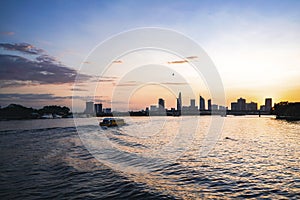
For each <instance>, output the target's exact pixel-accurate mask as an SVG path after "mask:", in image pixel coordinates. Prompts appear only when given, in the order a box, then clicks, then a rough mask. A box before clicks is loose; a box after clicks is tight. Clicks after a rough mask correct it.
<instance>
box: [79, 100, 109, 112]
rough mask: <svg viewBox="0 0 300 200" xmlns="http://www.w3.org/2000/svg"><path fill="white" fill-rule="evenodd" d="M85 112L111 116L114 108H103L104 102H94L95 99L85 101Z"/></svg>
mask: <svg viewBox="0 0 300 200" xmlns="http://www.w3.org/2000/svg"><path fill="white" fill-rule="evenodd" d="M84 114H88V115H97V116H102V115H107V116H110V115H112V110H111V108H103V107H102V103H96V104H94V102H93V101H88V102H86V103H85V111H84Z"/></svg>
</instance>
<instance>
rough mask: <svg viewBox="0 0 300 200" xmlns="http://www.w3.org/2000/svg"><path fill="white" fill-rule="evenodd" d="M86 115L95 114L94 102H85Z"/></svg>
mask: <svg viewBox="0 0 300 200" xmlns="http://www.w3.org/2000/svg"><path fill="white" fill-rule="evenodd" d="M84 113H86V114H94V102H92V101H87V102H85V111H84Z"/></svg>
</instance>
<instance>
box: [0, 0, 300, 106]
mask: <svg viewBox="0 0 300 200" xmlns="http://www.w3.org/2000/svg"><path fill="white" fill-rule="evenodd" d="M0 19H1V26H0V79H1V82H0V83H1V85H0V88H1V89H0V105H1V107H4V106H7V105H8V104H10V103H18V104H22V105H25V106H29V107H42V106H44V105H52V104H55V105H67V106H69V107H71V106H72V99H73V100H75V102H76V103H75V104H74V105H75V106H74V108H73V110H74V111H83V109H84V107H85V101H87V100H95V101H99V102H100V101H101V102H102V103H103V104H104V105H105V106H107V107H110V106H111V105H110V104H111V102H117V101H118V102H119V103H120V104H119V105H120V108H118V109H121V108H122V107H123V108H124V109H125V108H126V109H133V110H134V109H141V108H144V107H145V106H149V105H150V104H157V99H158V98H160V97H163V98H165V99H166V103H167V106H168V107H174V106H175V102H176V100H175V98H176V96H177V95H178V91H179V90H183V91H182V93H183V98H184V103H185V104H189V99H190V98H196V102H197V104H198V98H197V95H199V94H201V95H203V96H204V97H205V98H206V99H208V98H210V92H209V88H207V86H205V81H204V80H198V79H197V80H196V79H194V81H199V85H201V87H200V86H199V87H198V86H196V84H197V83H191V85H192V86H191V87H192V89H191V91H194V92H195V94H196V95H194V96H193V95H192V94H190V93H189V92H185V91H184V90H185V89H186V88H181V87H184V85H186V83H183V82H184V81H185V80H186V78H187V79H190V80H192V79H193V77H192V76H193V73H190V75H189V74H188V73H186V72H190V70H191V69H189V68H186V67H188V66H185V68H184V67H182V69H183V68H184V70H180V69H179V71H178V70H177V71H176V69H173V68H172V67H173V66H174V67H175V68H176V67H178V66H184V65H187V63H186V62H181V63H176V64H172V62H174V61H182V60H185V58H179V57H174V55H170V54H164V53H160V54H158V55H157V52H151V51H143V52H142V54H143V55H141V52H140V54H139V52H135V53H130V54H128V55H123V56H121V55H116V56H120V59H119V60H112V65H111V68H110V69H108V70H107V71H106V73H107V74H106V75H107V77H106V76H103V77H102V80H99V75H100V74H95V73H93V72H96V71H97V69H98V68H97V67H99V65H100V64H101V63H97V62H91V61H90V57H89V56H90V55H91V52H92V51H93V50H95V48H96V47H97V45H99V44H101V43H102V42H103V41H106V40H107V39H108V38H111V37H113V36H115V35H117V34H120V33H122V32H124V31H128V30H132V29H137V28H143V27H158V28H163V29H169V30H174V31H176V32H179V33H181V34H183V35H185V36H186V37H188V38H191V39H192V40H193V41H195V42H196V43H197V44H198V45H199V46H200V47H201V48H202V49H203V50H204V51H205V52H206V54H207V55H208V57H209V58H210V59H211V60H212V61H213V63H214V65H215V67H216V68H217V70H218V73H219V75H220V77H221V80H222V82H223V87H224V91H225V97H226V105H227V106H229V107H230V102H232V101H236V99H237V98H239V97H243V98H246V99H247V102H250V101H254V102H257V103H258V104H259V105H261V104H264V99H265V98H267V97H271V98H273V102H280V101H300V92H299V90H300V81H299V78H300V67H299V66H300V59H299V58H300V37H299V35H300V1H291V0H287V1H276V0H273V1H168V0H166V1H143V0H141V1H130V0H126V1H92V0H91V1H80V0H74V1H66V0H58V1H32V0H28V1H14V0H9V1H5V0H3V1H1V7H0ZM126 42H128V43H130V42H131V41H126ZM112 48H113V47H112ZM92 54H93V52H92ZM93 55H94V56H98V57H101V52H100V54H97V55H95V54H93ZM149 56H152V58H154V59H153V63H152V65H151V66H150V68H151V69H153V70H155V69H156V68H155V66H156V65H157V64H158V63H159V61H160V67H159V69H156V70H163V71H164V72H165V73H166V74H169V75H170V74H173V73H174V70H175V72H177V73H178V74H180V75H182V76H184V78H183V79H181V78H182V76H178V77H177V76H176V80H175V81H174V80H172V78H174V77H173V76H168V77H164V76H162V77H160V80H157V82H159V83H160V84H153V80H155V79H153V80H152V79H150V78H149V79H147V77H149V72H147V69H146V68H144V71H143V70H141V69H143V68H141V69H140V70H138V69H134V70H137V71H134V70H133V71H131V75H130V73H129V74H126V73H125V72H124V73H123V75H122V74H117V72H120V70H119V69H120V68H122V69H125V68H126V69H127V70H128V68H129V67H130V66H133V65H137V64H139V65H144V63H143V62H141V61H138V60H139V58H141V57H142V58H146V57H147V58H149ZM184 56H187V57H188V56H195V55H184ZM161 59H162V60H161ZM199 59H200V60H201V58H199ZM144 60H146V59H144ZM187 60H188V59H187ZM117 61H119V62H117ZM125 61H126V62H125ZM150 61H151V60H150V59H149V61H147V62H146V61H145V62H146V64H147V65H150V64H151V63H149V62H150ZM188 61H189V60H188ZM83 63H84V64H85V65H84V66H83V65H82V64H83ZM162 63H163V64H162ZM164 66H166V68H165V67H164ZM82 67H85V69H86V70H82ZM118 67H119V68H118ZM114 68H116V69H115V70H113V69H114ZM121 71H122V70H121ZM185 73H186V74H185ZM137 74H139V75H140V76H139V78H140V79H141V80H139V79H138V78H137ZM156 74H159V73H158V72H157V73H156ZM120 75H122V76H120ZM125 75H126V76H125ZM76 76H77V77H78V76H80V80H77V83H76V87H74V81H75V80H76ZM151 77H153V78H155V77H157V76H151ZM202 78H203V77H202ZM104 79H105V80H104ZM135 79H136V80H135ZM145 80H147V81H149V82H148V83H149V84H147V82H146V81H145ZM130 81H131V82H130ZM132 81H135V85H136V86H138V89H137V88H135V89H132V88H131V87H132ZM170 81H173V82H172V84H170ZM187 82H188V83H190V82H189V81H187ZM192 82H193V81H192ZM130 83H131V84H130ZM136 83H140V84H138V85H137V84H136ZM166 83H167V84H166ZM93 84H94V85H95V86H94V88H96V90H95V89H93V87H91V85H93ZM121 88H122V90H120V91H119V89H121ZM124 88H125V89H124ZM74 91H75V92H74ZM124 91H125V93H126V91H130V93H129V94H128V92H127V94H126V95H125V94H124V95H123V96H122V95H119V93H118V92H120V93H122V92H123V93H124ZM195 96H196V97H195ZM122 98H123V99H122ZM120 99H122V101H121V100H120ZM122 102H123V103H122ZM124 102H125V103H124ZM126 102H127V104H126ZM128 102H129V103H128ZM216 103H218V102H217V101H216ZM115 105H116V104H115ZM116 109H117V108H116Z"/></svg>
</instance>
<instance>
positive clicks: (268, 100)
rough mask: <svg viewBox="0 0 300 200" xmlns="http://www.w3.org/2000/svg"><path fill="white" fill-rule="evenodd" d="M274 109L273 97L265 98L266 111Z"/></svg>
mask: <svg viewBox="0 0 300 200" xmlns="http://www.w3.org/2000/svg"><path fill="white" fill-rule="evenodd" d="M271 110H272V98H266V99H265V111H267V112H270V111H271Z"/></svg>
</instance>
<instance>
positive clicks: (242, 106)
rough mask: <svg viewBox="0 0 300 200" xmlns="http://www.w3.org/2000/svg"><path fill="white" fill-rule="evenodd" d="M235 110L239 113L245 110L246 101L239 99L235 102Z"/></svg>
mask: <svg viewBox="0 0 300 200" xmlns="http://www.w3.org/2000/svg"><path fill="white" fill-rule="evenodd" d="M237 109H238V110H240V111H242V110H246V99H243V98H242V97H241V98H239V99H238V100H237Z"/></svg>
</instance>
